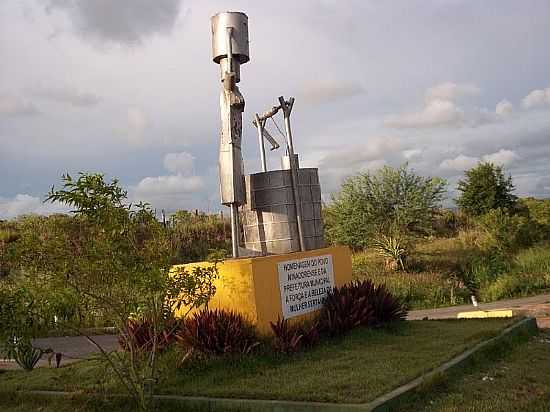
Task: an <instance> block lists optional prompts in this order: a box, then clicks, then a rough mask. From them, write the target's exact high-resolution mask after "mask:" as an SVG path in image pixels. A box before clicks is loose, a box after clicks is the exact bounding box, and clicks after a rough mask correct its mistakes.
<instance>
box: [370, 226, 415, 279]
mask: <svg viewBox="0 0 550 412" xmlns="http://www.w3.org/2000/svg"><path fill="white" fill-rule="evenodd" d="M372 246H373V248H374V249H375V250H376V251H377V252H378V254H379V255H380V256H382V257H383V258H384V266H385V268H386V269H389V270H393V271H396V270H399V269H401V270H405V263H404V262H405V260H406V258H407V255H408V250H407V249H408V247H407V245H406V241H405V239H404V237H403V236H402V235H400V234H390V235H385V234H379V235H378V236H376V237H375V238H374V239H373V240H372Z"/></svg>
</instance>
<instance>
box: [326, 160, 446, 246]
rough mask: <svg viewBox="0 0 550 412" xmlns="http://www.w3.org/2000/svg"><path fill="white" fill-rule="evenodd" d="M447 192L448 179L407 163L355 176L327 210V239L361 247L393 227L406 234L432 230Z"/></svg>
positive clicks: (335, 196)
mask: <svg viewBox="0 0 550 412" xmlns="http://www.w3.org/2000/svg"><path fill="white" fill-rule="evenodd" d="M445 192H446V182H445V181H444V180H442V179H440V178H431V177H422V176H419V175H417V174H416V173H415V172H414V171H413V170H411V169H409V168H408V166H407V165H404V166H402V167H400V168H397V169H394V168H392V167H388V166H385V167H383V168H381V169H380V170H378V171H377V172H375V173H362V174H359V175H356V176H352V177H350V178H348V179H347V180H346V181H345V182H344V184H343V185H342V188H341V190H340V192H339V193H337V194H336V195H334V196H333V198H332V205H330V206H329V207H328V208H326V209H325V211H324V212H325V214H324V217H325V218H326V220H325V222H326V224H325V231H326V234H327V238H328V239H329V240H330V241H331V242H334V243H340V244H345V245H348V246H350V247H352V248H354V249H360V248H364V247H367V246H368V243H369V241H370V239H371V237H372V236H373V235H374V234H375V233H376V232H378V231H382V232H387V230H388V229H389V228H390V227H396V228H398V229H399V230H400V231H401V232H403V233H406V234H426V233H429V232H430V231H431V230H432V218H433V216H434V214H436V213H437V210H438V209H439V206H440V203H441V201H442V200H443V198H444V194H445Z"/></svg>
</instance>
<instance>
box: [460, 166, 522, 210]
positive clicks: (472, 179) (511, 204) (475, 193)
mask: <svg viewBox="0 0 550 412" xmlns="http://www.w3.org/2000/svg"><path fill="white" fill-rule="evenodd" d="M458 191H459V192H461V193H460V196H459V197H458V199H457V200H456V203H457V205H458V206H459V207H460V209H461V210H462V211H463V212H464V213H466V214H467V215H469V216H481V215H484V214H485V213H487V212H488V211H490V210H492V209H497V208H501V209H505V210H508V211H512V210H513V209H514V208H515V206H516V202H517V197H516V196H515V195H514V194H513V193H512V192H513V191H514V185H513V184H512V176H505V175H504V170H503V168H502V166H496V165H494V164H493V163H488V162H481V163H479V164H478V165H477V166H475V167H473V168H472V169H470V170H468V171H466V173H465V178H464V179H463V180H460V181H459V182H458Z"/></svg>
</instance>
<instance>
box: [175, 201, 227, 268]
mask: <svg viewBox="0 0 550 412" xmlns="http://www.w3.org/2000/svg"><path fill="white" fill-rule="evenodd" d="M167 223H168V224H167V230H168V232H169V234H170V238H171V241H172V242H173V244H174V246H175V248H176V256H175V257H174V263H188V262H199V261H202V260H206V259H207V257H208V254H209V252H210V251H211V250H212V249H217V250H224V251H225V252H226V253H227V251H229V250H231V238H230V234H231V225H230V223H229V221H228V220H227V219H222V218H221V217H220V216H219V215H217V214H215V215H207V214H204V213H190V212H187V211H185V210H180V211H177V212H176V213H174V214H173V215H172V216H171V217H170V220H169V221H168V222H167Z"/></svg>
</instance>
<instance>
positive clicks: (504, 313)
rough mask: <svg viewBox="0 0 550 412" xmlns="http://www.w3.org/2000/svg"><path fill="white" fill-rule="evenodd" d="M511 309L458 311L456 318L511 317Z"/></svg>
mask: <svg viewBox="0 0 550 412" xmlns="http://www.w3.org/2000/svg"><path fill="white" fill-rule="evenodd" d="M512 316H513V313H512V311H511V310H476V311H472V312H460V313H459V314H458V315H456V317H457V319H484V318H511V317H512Z"/></svg>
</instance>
